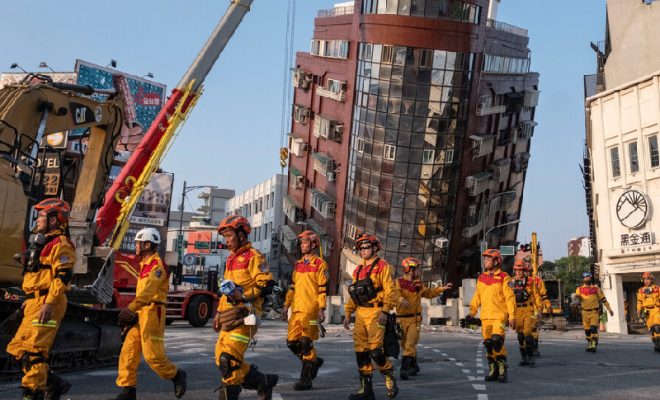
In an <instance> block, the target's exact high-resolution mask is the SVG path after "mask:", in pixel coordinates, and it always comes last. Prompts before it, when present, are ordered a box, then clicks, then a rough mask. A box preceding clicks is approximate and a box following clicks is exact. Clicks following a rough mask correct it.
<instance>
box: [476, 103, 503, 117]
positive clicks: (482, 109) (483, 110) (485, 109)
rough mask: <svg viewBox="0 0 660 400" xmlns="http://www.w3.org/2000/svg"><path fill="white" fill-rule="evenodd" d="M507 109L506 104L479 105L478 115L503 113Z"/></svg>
mask: <svg viewBox="0 0 660 400" xmlns="http://www.w3.org/2000/svg"><path fill="white" fill-rule="evenodd" d="M505 111H506V105H501V106H478V107H477V115H478V116H480V117H483V116H486V115H491V114H501V113H503V112H505Z"/></svg>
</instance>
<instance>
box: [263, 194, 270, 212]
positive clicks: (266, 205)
mask: <svg viewBox="0 0 660 400" xmlns="http://www.w3.org/2000/svg"><path fill="white" fill-rule="evenodd" d="M269 199H270V195H268V194H267V195H266V201H265V202H264V205H265V207H266V210H267V209H268V208H269V205H270V201H268V200H269Z"/></svg>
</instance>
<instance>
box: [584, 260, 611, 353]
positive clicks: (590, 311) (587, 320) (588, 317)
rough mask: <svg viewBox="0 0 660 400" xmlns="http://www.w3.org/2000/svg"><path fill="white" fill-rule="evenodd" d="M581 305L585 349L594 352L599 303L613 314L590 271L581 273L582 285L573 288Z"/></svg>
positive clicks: (596, 339) (598, 320)
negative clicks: (585, 342)
mask: <svg viewBox="0 0 660 400" xmlns="http://www.w3.org/2000/svg"><path fill="white" fill-rule="evenodd" d="M575 294H577V296H578V299H579V300H580V305H581V306H582V326H583V327H584V334H585V335H586V337H587V343H588V346H587V348H586V349H585V351H587V352H590V353H595V352H596V348H597V347H598V325H599V323H600V319H599V317H600V305H601V304H602V305H604V306H605V308H607V311H609V313H610V316H614V312H613V311H612V308H611V307H610V303H608V302H607V299H605V295H604V294H603V291H602V290H600V288H599V287H598V286H596V285H594V283H593V275H592V274H591V272H583V273H582V285H581V286H579V287H578V288H577V289H575Z"/></svg>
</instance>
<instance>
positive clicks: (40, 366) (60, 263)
mask: <svg viewBox="0 0 660 400" xmlns="http://www.w3.org/2000/svg"><path fill="white" fill-rule="evenodd" d="M75 261H76V250H75V248H74V247H73V244H72V243H71V241H70V240H69V238H68V237H67V236H66V235H64V233H63V232H62V231H61V230H55V231H53V232H51V233H49V234H48V235H47V236H46V244H45V245H44V247H43V249H42V250H41V252H40V253H39V266H38V267H37V270H36V271H34V272H29V271H28V272H26V273H25V275H24V277H23V291H24V292H25V295H26V296H25V303H24V308H23V312H24V316H23V320H22V321H21V325H20V326H19V328H18V331H17V332H16V335H14V338H13V339H12V341H11V342H9V344H8V345H7V353H9V354H11V355H13V356H14V357H16V359H17V360H21V361H22V368H23V373H24V374H25V375H24V376H23V380H22V381H21V386H22V387H24V388H27V389H30V390H32V391H45V390H46V380H47V376H48V369H49V368H48V351H49V350H50V348H51V347H52V345H53V341H54V340H55V335H56V334H57V330H58V329H59V327H60V324H61V322H62V319H63V318H64V313H65V312H66V305H67V300H66V292H68V291H69V289H70V284H69V282H70V280H71V275H72V274H73V265H74V264H75ZM44 304H49V305H50V306H52V311H53V313H52V316H51V318H50V320H49V321H47V322H45V323H41V322H39V319H38V317H39V313H40V311H41V308H42V307H43V305H44Z"/></svg>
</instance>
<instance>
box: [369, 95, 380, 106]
mask: <svg viewBox="0 0 660 400" xmlns="http://www.w3.org/2000/svg"><path fill="white" fill-rule="evenodd" d="M377 106H378V96H376V95H375V94H372V95H369V101H368V102H367V108H369V109H370V110H375V109H376V107H377Z"/></svg>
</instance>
